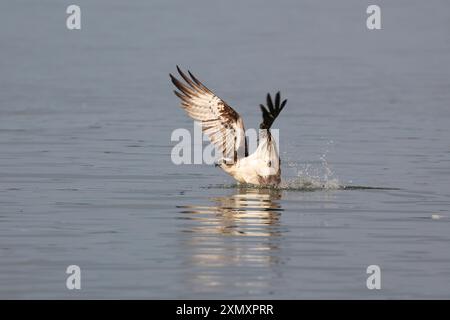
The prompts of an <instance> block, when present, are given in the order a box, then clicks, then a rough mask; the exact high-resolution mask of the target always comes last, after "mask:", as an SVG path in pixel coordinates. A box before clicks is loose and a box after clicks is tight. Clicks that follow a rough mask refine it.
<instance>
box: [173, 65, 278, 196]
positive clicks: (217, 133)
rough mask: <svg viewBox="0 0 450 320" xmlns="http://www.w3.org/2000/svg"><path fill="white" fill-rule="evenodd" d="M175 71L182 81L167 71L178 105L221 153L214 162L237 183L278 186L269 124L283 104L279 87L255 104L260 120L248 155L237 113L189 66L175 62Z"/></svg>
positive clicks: (274, 148)
mask: <svg viewBox="0 0 450 320" xmlns="http://www.w3.org/2000/svg"><path fill="white" fill-rule="evenodd" d="M177 71H178V74H179V75H180V76H181V78H182V79H183V80H184V81H180V80H179V79H177V78H176V77H174V76H173V75H172V74H169V76H170V79H171V81H172V83H173V84H174V85H175V87H176V88H177V89H178V91H177V90H174V93H175V95H176V96H177V97H178V98H180V100H181V107H182V108H183V109H184V110H185V111H186V112H187V114H188V116H190V117H191V118H192V119H194V120H195V121H199V122H200V123H201V127H202V131H203V133H204V134H205V135H206V136H208V138H209V139H210V141H211V142H212V143H213V144H214V146H215V148H216V150H217V151H218V152H219V153H221V154H222V157H221V158H220V159H219V161H218V162H217V163H216V166H218V167H220V168H221V169H222V170H224V171H225V172H226V173H228V174H229V175H231V176H232V177H233V178H234V179H235V180H236V181H237V182H238V184H248V185H256V186H269V187H270V186H278V185H279V184H280V183H281V160H280V156H279V155H278V151H277V147H276V143H275V139H274V137H273V136H272V134H271V132H270V128H271V127H272V124H273V122H274V121H275V119H276V118H277V117H278V115H279V114H280V113H281V111H282V110H283V108H284V107H285V106H286V103H287V99H285V100H283V101H281V96H280V92H279V91H278V92H277V93H276V94H275V98H274V99H272V97H271V95H270V93H268V94H267V96H266V104H267V105H266V106H265V105H263V104H260V105H259V106H260V109H261V112H262V122H261V124H260V125H259V134H258V146H257V148H256V150H255V151H254V152H253V153H252V154H250V155H249V150H248V141H247V138H246V137H245V128H244V121H243V119H242V117H241V116H240V115H239V113H237V112H236V111H235V110H234V109H233V108H232V107H231V106H230V105H229V104H228V103H226V102H225V101H224V100H222V99H221V98H219V97H218V96H217V95H216V94H215V93H214V92H213V91H211V90H210V89H208V88H207V87H206V86H205V85H204V84H203V83H202V82H200V81H199V80H198V79H197V78H196V77H195V76H194V75H193V74H192V73H191V72H190V71H189V70H188V75H187V74H186V73H185V72H183V71H182V70H181V69H180V67H179V66H177Z"/></svg>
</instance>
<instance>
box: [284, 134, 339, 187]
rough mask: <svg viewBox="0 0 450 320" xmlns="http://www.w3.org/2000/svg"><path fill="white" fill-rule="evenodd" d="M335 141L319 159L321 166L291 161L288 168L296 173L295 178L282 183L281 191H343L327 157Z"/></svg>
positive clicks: (329, 142) (329, 143) (328, 143)
mask: <svg viewBox="0 0 450 320" xmlns="http://www.w3.org/2000/svg"><path fill="white" fill-rule="evenodd" d="M332 145H333V141H328V142H327V148H326V149H325V151H324V152H323V153H322V155H321V156H320V157H319V159H320V165H318V166H317V165H312V164H309V163H307V164H298V163H297V162H293V161H289V162H288V167H289V168H292V169H294V170H295V171H296V176H295V177H294V178H286V179H284V180H283V181H282V182H281V185H280V186H279V188H280V189H286V190H305V191H308V190H310V191H314V190H337V189H342V188H343V186H342V185H341V184H340V182H339V179H338V178H337V177H336V176H335V174H334V172H333V170H332V167H331V165H330V164H329V163H328V160H327V155H328V153H329V151H330V146H332Z"/></svg>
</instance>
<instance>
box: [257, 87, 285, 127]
mask: <svg viewBox="0 0 450 320" xmlns="http://www.w3.org/2000/svg"><path fill="white" fill-rule="evenodd" d="M266 100H267V107H265V106H263V105H262V104H260V105H259V106H260V108H261V111H262V115H263V121H262V122H261V124H260V125H259V127H260V129H270V127H271V126H272V124H273V122H274V121H275V119H276V118H277V117H278V115H279V114H280V112H281V110H283V108H284V106H285V105H286V102H287V100H286V99H285V100H283V102H281V99H280V91H278V92H277V94H276V95H275V101H272V97H271V96H270V94H269V93H268V94H267V98H266Z"/></svg>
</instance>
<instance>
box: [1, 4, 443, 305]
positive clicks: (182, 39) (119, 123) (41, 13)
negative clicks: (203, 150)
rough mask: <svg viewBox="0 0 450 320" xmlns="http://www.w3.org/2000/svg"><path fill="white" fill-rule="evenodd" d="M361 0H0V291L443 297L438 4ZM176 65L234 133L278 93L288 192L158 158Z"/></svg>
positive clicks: (164, 147)
mask: <svg viewBox="0 0 450 320" xmlns="http://www.w3.org/2000/svg"><path fill="white" fill-rule="evenodd" d="M72 3H75V4H78V5H79V6H80V7H81V10H82V28H81V30H73V31H69V30H68V29H67V28H66V17H67V14H66V8H67V6H68V5H69V4H72ZM369 4H374V3H372V1H370V2H369V1H360V0H358V1H357V0H352V1H331V0H327V1H315V0H314V1H313V0H310V1H297V0H289V1H288V0H283V1H277V2H274V1H260V0H258V1H256V0H250V1H226V2H225V1H221V2H219V1H206V0H204V1H198V0H191V1H181V0H177V1H162V0H161V1H156V0H155V1H144V0H139V1H119V0H108V1H106V0H105V1H87V0H77V1H73V2H72V1H56V0H53V1H50V0H45V1H44V0H43V1H31V0H29V1H23V0H22V1H19V0H17V1H2V2H0V46H1V47H0V298H6V299H12V298H21V299H22V298H33V299H34V298H64V299H70V298H89V299H90V298H126V299H128V298H139V299H141V298H189V299H190V298H213V299H217V298H236V299H240V298H268V299H277V298H326V299H336V298H351V299H361V298H364V299H365V298H367V299H386V298H389V299H391V298H393V299H402V298H425V299H427V298H449V297H450V248H449V247H450V32H449V30H450V3H449V2H448V1H444V0H441V1H439V0H432V1H426V2H425V1H419V0H415V1H411V0H408V1H406V0H396V1H384V0H383V1H382V0H380V1H376V4H378V5H380V7H381V10H382V15H381V18H382V29H381V30H373V31H369V30H368V29H367V28H366V17H367V14H366V8H367V6H368V5H369ZM176 64H179V65H180V66H183V67H185V68H189V69H190V70H192V71H194V72H195V74H196V75H197V76H198V77H199V78H200V79H201V80H202V81H203V82H205V84H206V85H207V86H208V87H210V88H212V89H213V90H214V91H215V92H216V93H217V94H218V95H219V96H221V97H222V98H224V99H225V100H226V101H227V102H228V103H229V104H230V105H232V106H233V107H234V108H235V109H236V110H237V111H238V112H239V113H240V114H241V115H242V117H243V118H244V120H245V123H246V126H247V128H251V127H257V126H258V124H259V121H260V117H261V115H260V111H259V108H258V104H259V103H262V102H264V97H265V94H266V92H268V91H270V92H275V91H276V90H281V92H282V95H283V96H284V97H286V98H287V99H288V100H289V102H288V105H287V106H286V108H285V109H284V110H283V113H282V114H281V116H280V117H279V119H277V121H276V122H275V124H274V127H276V128H280V152H281V156H282V159H283V162H282V171H283V176H284V180H285V183H287V184H288V185H289V186H290V187H291V188H288V189H284V190H259V189H252V188H237V187H235V186H233V185H232V184H233V181H232V179H231V178H230V177H228V176H227V175H226V174H224V173H223V172H221V171H220V170H219V169H217V168H215V167H214V166H207V165H180V166H177V165H174V164H173V163H172V161H171V157H170V153H171V150H172V147H173V146H174V145H175V144H176V142H173V141H171V139H170V136H171V133H172V131H173V130H174V129H177V128H187V129H189V130H191V131H192V130H193V124H192V121H191V120H190V119H189V118H188V117H187V116H186V115H185V113H184V112H183V111H182V110H181V109H180V108H179V106H178V105H179V101H178V100H177V98H176V97H175V96H174V95H173V93H172V89H173V88H172V85H171V83H170V82H169V78H168V73H169V72H174V71H175V65H176ZM322 185H323V186H322ZM339 186H364V187H379V188H381V189H365V188H348V189H343V188H339ZM69 265H78V266H79V267H80V268H81V290H72V291H71V290H68V289H67V288H66V278H67V277H68V274H66V268H67V266H69ZM369 265H378V266H379V267H380V269H381V289H380V290H369V289H367V287H366V279H367V277H368V276H369V275H368V274H366V268H367V267H368V266H369Z"/></svg>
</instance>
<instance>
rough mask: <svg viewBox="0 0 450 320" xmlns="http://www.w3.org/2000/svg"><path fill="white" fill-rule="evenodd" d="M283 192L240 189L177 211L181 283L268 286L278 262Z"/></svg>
mask: <svg viewBox="0 0 450 320" xmlns="http://www.w3.org/2000/svg"><path fill="white" fill-rule="evenodd" d="M281 192H282V191H280V190H274V189H250V188H240V189H237V190H235V191H234V194H232V195H230V196H226V197H217V198H212V199H211V201H212V204H211V205H207V206H181V207H180V209H181V211H180V213H181V216H180V219H183V220H182V221H183V223H182V231H183V235H184V236H183V237H182V239H183V240H182V242H181V246H182V252H183V255H185V261H186V263H187V265H186V267H187V268H186V269H185V270H186V272H188V273H189V275H187V276H186V278H185V280H186V281H187V282H188V283H189V284H190V285H192V286H193V288H192V289H193V290H195V291H197V292H208V291H212V290H214V289H219V288H218V287H222V289H224V287H226V286H230V285H231V286H245V287H247V289H253V290H261V289H263V288H265V287H268V286H269V283H268V280H269V279H270V277H272V276H273V274H271V272H270V269H271V267H272V266H274V265H276V264H278V263H280V259H281V258H280V257H281V255H280V248H279V241H280V235H282V233H283V232H284V229H283V227H282V226H281V224H280V218H281V212H282V210H283V209H282V208H281V205H280V203H279V200H280V199H281V195H282V194H281ZM255 268H257V271H255V270H254V269H255ZM267 268H268V269H269V270H268V269H267Z"/></svg>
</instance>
